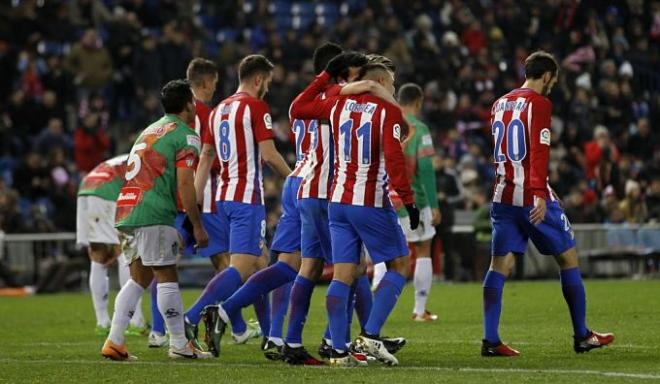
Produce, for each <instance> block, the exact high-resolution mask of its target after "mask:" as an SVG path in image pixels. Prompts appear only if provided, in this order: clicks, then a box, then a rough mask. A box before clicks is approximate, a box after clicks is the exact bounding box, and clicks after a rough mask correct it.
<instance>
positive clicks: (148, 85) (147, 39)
mask: <svg viewBox="0 0 660 384" xmlns="http://www.w3.org/2000/svg"><path fill="white" fill-rule="evenodd" d="M160 68H161V58H160V53H159V52H158V45H157V41H156V38H155V36H153V34H151V33H146V34H145V35H144V36H143V37H142V43H141V45H140V47H139V48H138V49H137V52H136V53H135V57H134V61H133V73H134V77H135V85H136V92H137V95H138V96H140V97H141V96H144V95H145V94H147V93H150V92H158V90H159V89H160V86H161V84H162V83H163V75H162V71H161V69H160Z"/></svg>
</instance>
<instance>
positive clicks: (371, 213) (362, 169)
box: [291, 54, 419, 366]
mask: <svg viewBox="0 0 660 384" xmlns="http://www.w3.org/2000/svg"><path fill="white" fill-rule="evenodd" d="M347 55H350V54H342V55H339V56H338V57H336V58H334V59H333V60H332V61H331V62H330V63H329V64H328V67H327V68H326V71H324V72H323V73H322V74H320V75H319V76H317V77H316V79H315V80H314V81H313V82H312V83H311V84H310V85H309V86H308V87H307V88H306V89H305V91H304V92H303V93H302V94H301V95H299V96H298V97H297V98H296V100H295V101H294V103H293V104H292V107H291V114H292V117H294V118H301V119H328V120H330V124H331V127H332V135H333V140H334V154H335V175H334V179H333V182H332V187H331V190H330V192H329V196H330V203H329V207H328V214H329V222H330V234H331V243H332V261H333V264H334V276H333V280H332V283H331V284H330V287H329V288H328V292H327V295H326V308H327V312H328V319H329V322H330V333H331V336H332V347H333V351H332V356H331V358H330V364H331V365H333V366H355V365H363V363H362V362H361V361H358V360H357V359H356V358H355V356H353V355H352V354H350V353H348V351H347V348H346V331H347V327H346V324H347V321H348V320H347V313H346V309H347V306H348V300H349V292H350V287H351V285H352V283H353V280H354V277H355V272H356V269H357V265H358V264H359V262H360V253H361V252H360V251H361V246H362V244H363V243H364V245H365V246H366V247H367V249H368V250H369V253H370V255H371V257H372V259H374V261H376V262H381V261H383V262H387V263H388V268H389V271H388V272H387V273H386V274H385V277H384V278H383V280H382V282H381V283H380V285H379V287H378V289H377V290H376V294H375V297H374V304H373V308H372V310H371V313H370V315H369V320H368V321H367V324H366V326H365V327H364V330H363V332H362V334H361V336H360V337H358V339H357V340H356V342H355V344H356V346H358V347H359V348H360V349H361V350H362V351H364V352H366V353H368V354H370V355H371V356H374V357H375V358H377V359H378V360H379V361H381V362H383V363H385V364H388V365H396V364H398V360H397V359H396V358H395V357H394V356H393V355H392V354H391V353H389V352H388V351H387V349H386V348H385V346H384V345H383V342H382V341H381V340H380V337H379V334H380V330H381V328H382V326H383V324H384V323H385V321H386V320H387V317H388V316H389V313H390V312H391V311H392V309H393V308H394V305H395V304H396V301H397V298H398V296H399V294H400V293H401V289H402V288H403V285H404V284H405V280H406V278H405V276H406V275H407V269H408V263H409V259H408V248H407V245H406V241H405V237H404V235H403V231H402V230H401V227H400V225H399V223H398V220H397V217H396V212H395V211H394V209H393V208H392V206H391V204H390V201H389V198H388V196H387V186H388V183H391V184H392V188H393V189H394V190H395V191H396V192H397V193H398V194H399V196H400V197H401V199H402V201H403V202H404V204H405V206H406V209H407V210H408V212H409V214H410V225H411V228H412V229H415V228H417V225H418V224H419V211H418V210H417V207H416V206H415V203H414V196H413V192H412V190H411V188H410V184H409V182H408V179H407V176H406V169H405V164H404V157H403V152H402V149H401V143H400V138H401V131H402V129H401V127H402V125H403V124H405V122H404V120H403V116H402V115H401V110H400V109H399V108H398V107H397V106H395V105H393V104H390V103H387V102H385V101H383V100H381V99H379V98H377V97H375V96H372V95H369V94H361V95H354V96H333V97H330V98H327V99H325V100H321V101H318V100H314V98H315V96H316V95H317V94H318V93H319V92H320V91H321V90H323V88H324V87H325V86H326V85H327V84H328V82H329V81H330V79H331V78H332V77H336V76H337V74H338V73H339V72H340V71H341V70H342V69H341V68H344V67H345V66H346V60H347ZM359 79H365V80H373V81H376V82H378V83H380V84H381V85H383V86H384V87H385V88H386V89H387V90H388V91H389V93H390V94H393V93H394V84H393V83H394V78H393V76H392V74H391V72H389V71H388V69H387V67H385V66H384V65H382V64H367V65H365V66H364V67H362V68H361V70H360V76H359Z"/></svg>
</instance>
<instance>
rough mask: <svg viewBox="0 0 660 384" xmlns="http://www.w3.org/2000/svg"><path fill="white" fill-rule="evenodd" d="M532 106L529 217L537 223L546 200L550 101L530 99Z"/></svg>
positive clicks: (542, 213) (539, 221)
mask: <svg viewBox="0 0 660 384" xmlns="http://www.w3.org/2000/svg"><path fill="white" fill-rule="evenodd" d="M528 108H532V114H531V121H528V124H530V126H531V127H530V135H531V137H530V138H529V147H530V148H529V150H530V153H529V156H530V159H529V163H530V169H529V183H530V188H531V190H532V194H533V195H534V208H533V209H532V210H531V212H530V214H529V217H530V221H531V222H532V224H539V223H541V222H542V221H543V219H544V218H545V212H546V208H547V207H546V201H547V200H548V188H547V182H548V181H547V180H548V162H549V159H550V120H551V116H552V103H550V100H548V99H546V98H540V97H539V98H535V99H533V100H532V101H530V105H529V107H528Z"/></svg>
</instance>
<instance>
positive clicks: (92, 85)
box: [0, 0, 660, 232]
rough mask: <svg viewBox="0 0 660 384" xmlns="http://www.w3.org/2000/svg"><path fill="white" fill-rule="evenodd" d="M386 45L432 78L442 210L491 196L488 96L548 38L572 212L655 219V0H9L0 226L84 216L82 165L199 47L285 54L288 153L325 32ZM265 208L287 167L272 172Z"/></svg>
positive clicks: (275, 93)
mask: <svg viewBox="0 0 660 384" xmlns="http://www.w3.org/2000/svg"><path fill="white" fill-rule="evenodd" d="M326 40H331V41H335V42H338V43H340V44H341V45H343V46H344V47H345V48H346V49H354V50H359V51H365V52H379V53H383V54H385V55H386V56H388V57H390V58H392V59H393V60H394V61H395V63H396V64H397V66H398V70H397V84H399V85H401V84H403V83H405V82H410V81H412V82H416V83H418V84H420V85H421V86H422V87H423V89H424V92H425V102H424V108H423V120H424V121H425V122H426V123H427V124H428V125H429V127H430V128H431V130H432V132H433V134H434V139H435V147H436V152H437V154H436V157H435V159H434V164H435V167H436V170H437V173H438V187H439V193H438V199H439V200H440V202H441V206H442V207H443V214H444V220H443V227H445V228H449V227H450V226H451V225H452V224H453V219H452V218H453V213H454V211H455V210H478V209H480V208H483V205H484V204H485V202H487V201H488V195H489V193H490V190H491V185H492V182H493V179H494V168H493V166H492V163H491V160H490V158H491V156H492V155H491V153H492V145H491V141H492V136H491V128H490V126H489V115H490V106H491V104H492V102H493V101H494V100H495V99H496V98H497V97H499V96H500V95H502V94H504V93H506V92H507V91H508V90H510V89H513V88H516V87H517V86H519V85H520V84H522V82H523V78H524V68H523V65H522V61H523V59H524V58H525V57H526V56H527V55H528V54H529V53H531V52H532V51H534V50H536V49H545V50H547V51H549V52H552V53H554V54H555V55H556V57H557V58H558V60H559V61H560V63H561V73H560V79H559V83H558V86H556V87H555V90H554V91H553V93H552V94H551V99H552V101H553V104H554V109H553V126H552V132H553V144H552V146H553V149H552V159H551V164H550V168H551V171H550V183H551V185H552V186H553V187H554V189H555V191H556V192H557V194H558V195H559V197H560V198H561V199H562V200H563V204H564V206H565V209H566V211H567V214H568V216H569V218H570V219H571V220H572V221H573V222H578V223H579V222H631V223H641V222H648V221H658V220H660V151H659V149H660V133H659V132H658V129H657V127H655V125H656V124H657V122H658V117H659V116H658V115H659V111H660V73H659V72H658V71H657V68H658V64H659V63H658V47H660V44H658V43H659V41H660V1H651V0H647V1H643V0H627V1H625V0H620V1H599V0H546V1H543V2H539V1H531V0H529V1H524V0H522V1H515V0H499V1H493V0H479V1H477V0H472V1H471V0H424V1H414V2H411V1H401V0H349V1H336V2H335V1H313V2H311V1H308V2H305V1H296V2H290V1H277V0H236V1H210V0H180V1H177V0H67V1H57V0H49V1H43V0H21V1H18V0H15V1H11V2H2V5H0V71H1V73H2V76H0V229H1V230H2V231H5V232H33V231H40V232H41V231H55V230H73V229H74V227H75V193H76V190H77V185H78V182H79V180H80V177H81V175H84V174H85V173H86V172H88V171H90V170H91V169H92V168H93V167H94V166H95V165H96V164H97V163H99V162H101V161H102V160H104V159H106V158H108V157H110V156H112V155H114V154H118V153H122V152H127V151H128V150H129V149H130V146H131V144H132V141H133V139H134V138H135V133H136V132H138V131H140V130H141V129H143V128H144V127H146V125H148V124H149V123H150V122H151V121H153V120H155V119H156V118H158V117H159V116H160V114H161V110H160V105H159V100H158V91H159V89H160V87H161V86H162V85H163V84H164V83H165V82H166V81H168V80H171V79H174V78H182V77H184V76H185V68H186V66H187V64H188V62H189V60H190V59H191V58H193V57H196V56H202V57H206V58H210V59H213V60H215V61H217V63H218V64H219V67H220V71H221V73H220V81H219V85H218V90H217V92H216V95H215V101H216V102H217V101H219V100H220V99H222V98H223V97H226V96H227V95H229V94H231V93H233V92H234V90H235V88H236V86H237V78H236V77H237V76H236V64H237V63H238V61H239V60H240V59H241V58H242V57H243V56H244V55H246V54H250V53H255V52H260V53H263V54H265V55H266V56H267V57H269V58H270V59H271V60H272V61H273V62H274V63H275V64H276V65H277V67H276V70H275V78H274V81H273V84H272V85H271V87H270V93H269V94H268V96H267V101H268V102H269V103H270V105H271V109H272V113H273V117H274V121H275V124H274V125H275V129H276V133H277V140H278V143H277V144H278V147H279V148H280V150H282V151H284V152H286V153H287V156H288V159H289V160H290V161H291V162H292V163H293V162H294V160H295V159H294V155H293V147H292V145H291V144H290V143H289V142H288V129H289V122H288V116H287V111H288V107H289V103H290V102H291V101H292V99H293V98H294V97H295V95H296V94H297V93H298V92H299V91H300V90H301V89H302V88H303V87H304V86H305V85H306V83H307V82H308V81H310V79H311V78H312V77H313V70H312V65H311V55H312V52H313V50H314V48H315V47H316V46H317V45H318V44H320V43H322V42H323V41H326ZM265 186H266V193H267V196H268V198H267V200H268V201H267V204H269V207H271V209H270V214H269V224H270V226H271V227H272V226H273V225H274V224H275V223H276V222H277V217H278V209H277V208H276V207H277V206H278V204H277V201H278V199H279V191H280V181H279V180H277V179H275V178H274V177H271V176H270V175H267V176H266V179H265Z"/></svg>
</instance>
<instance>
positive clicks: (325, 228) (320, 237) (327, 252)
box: [298, 199, 332, 263]
mask: <svg viewBox="0 0 660 384" xmlns="http://www.w3.org/2000/svg"><path fill="white" fill-rule="evenodd" d="M298 208H299V209H300V219H301V220H302V232H301V235H302V240H301V245H300V247H301V251H300V254H301V255H302V257H308V258H312V259H323V260H325V262H326V263H332V243H331V238H330V223H329V222H328V200H326V199H300V200H298Z"/></svg>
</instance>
